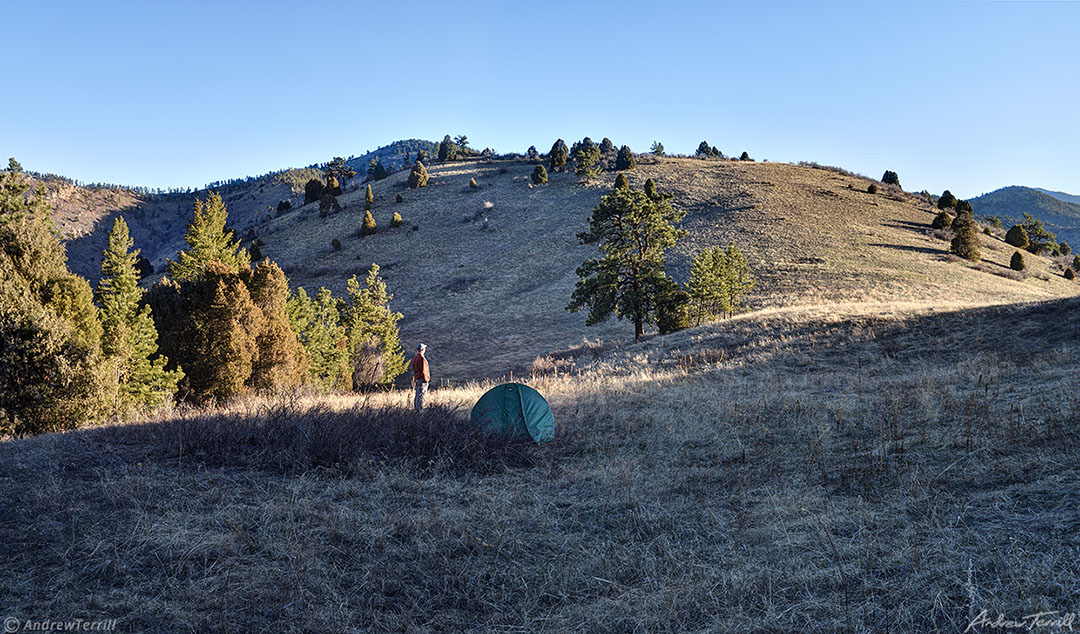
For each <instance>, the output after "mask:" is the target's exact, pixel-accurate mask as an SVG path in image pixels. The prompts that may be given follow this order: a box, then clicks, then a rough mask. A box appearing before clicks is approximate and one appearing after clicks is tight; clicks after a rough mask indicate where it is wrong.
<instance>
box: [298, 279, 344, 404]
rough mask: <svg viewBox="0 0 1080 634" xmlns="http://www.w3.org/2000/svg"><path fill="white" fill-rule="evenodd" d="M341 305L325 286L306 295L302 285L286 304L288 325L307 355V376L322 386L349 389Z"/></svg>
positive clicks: (332, 388)
mask: <svg viewBox="0 0 1080 634" xmlns="http://www.w3.org/2000/svg"><path fill="white" fill-rule="evenodd" d="M341 304H342V302H341V300H340V299H337V298H335V297H334V296H333V294H331V292H330V291H329V290H327V289H325V288H322V289H319V292H318V293H317V294H316V295H315V297H313V298H309V297H308V295H307V292H306V291H304V289H303V288H298V289H296V294H295V295H293V296H291V297H290V298H289V302H288V304H287V306H286V309H287V312H288V315H289V325H290V327H291V328H292V329H293V332H295V333H296V336H297V339H298V340H299V341H300V343H301V344H302V345H303V346H304V350H305V352H306V354H307V358H308V371H309V376H310V377H311V379H312V381H313V382H314V383H315V384H316V385H317V386H319V387H322V388H324V389H331V390H351V389H352V369H351V367H350V365H349V349H348V340H347V338H346V336H345V327H344V326H343V325H342V323H341Z"/></svg>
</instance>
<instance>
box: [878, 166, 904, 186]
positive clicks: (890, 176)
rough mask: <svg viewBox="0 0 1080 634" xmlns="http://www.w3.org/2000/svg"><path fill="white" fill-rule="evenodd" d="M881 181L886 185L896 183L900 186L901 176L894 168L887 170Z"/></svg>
mask: <svg viewBox="0 0 1080 634" xmlns="http://www.w3.org/2000/svg"><path fill="white" fill-rule="evenodd" d="M881 182H882V183H885V184H886V185H896V186H897V187H900V177H899V176H897V175H896V172H894V171H892V170H885V173H884V174H882V175H881Z"/></svg>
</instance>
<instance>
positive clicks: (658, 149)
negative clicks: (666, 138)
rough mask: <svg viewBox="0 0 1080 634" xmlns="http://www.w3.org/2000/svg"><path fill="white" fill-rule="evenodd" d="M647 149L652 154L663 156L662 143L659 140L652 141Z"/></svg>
mask: <svg viewBox="0 0 1080 634" xmlns="http://www.w3.org/2000/svg"><path fill="white" fill-rule="evenodd" d="M649 151H650V152H652V153H653V154H655V155H656V156H663V155H664V144H663V143H661V142H659V141H653V142H652V146H651V147H650V148H649Z"/></svg>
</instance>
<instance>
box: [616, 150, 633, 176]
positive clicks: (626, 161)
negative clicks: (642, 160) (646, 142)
mask: <svg viewBox="0 0 1080 634" xmlns="http://www.w3.org/2000/svg"><path fill="white" fill-rule="evenodd" d="M635 167H637V159H635V158H634V152H633V151H632V150H631V149H630V146H629V145H624V146H622V147H620V148H619V151H618V153H617V154H616V155H615V169H617V170H632V169H634V168H635Z"/></svg>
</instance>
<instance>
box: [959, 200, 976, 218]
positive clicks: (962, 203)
mask: <svg viewBox="0 0 1080 634" xmlns="http://www.w3.org/2000/svg"><path fill="white" fill-rule="evenodd" d="M956 213H957V214H964V213H967V214H972V215H974V214H975V210H974V209H972V207H971V203H969V202H968V201H966V200H958V201H956Z"/></svg>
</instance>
